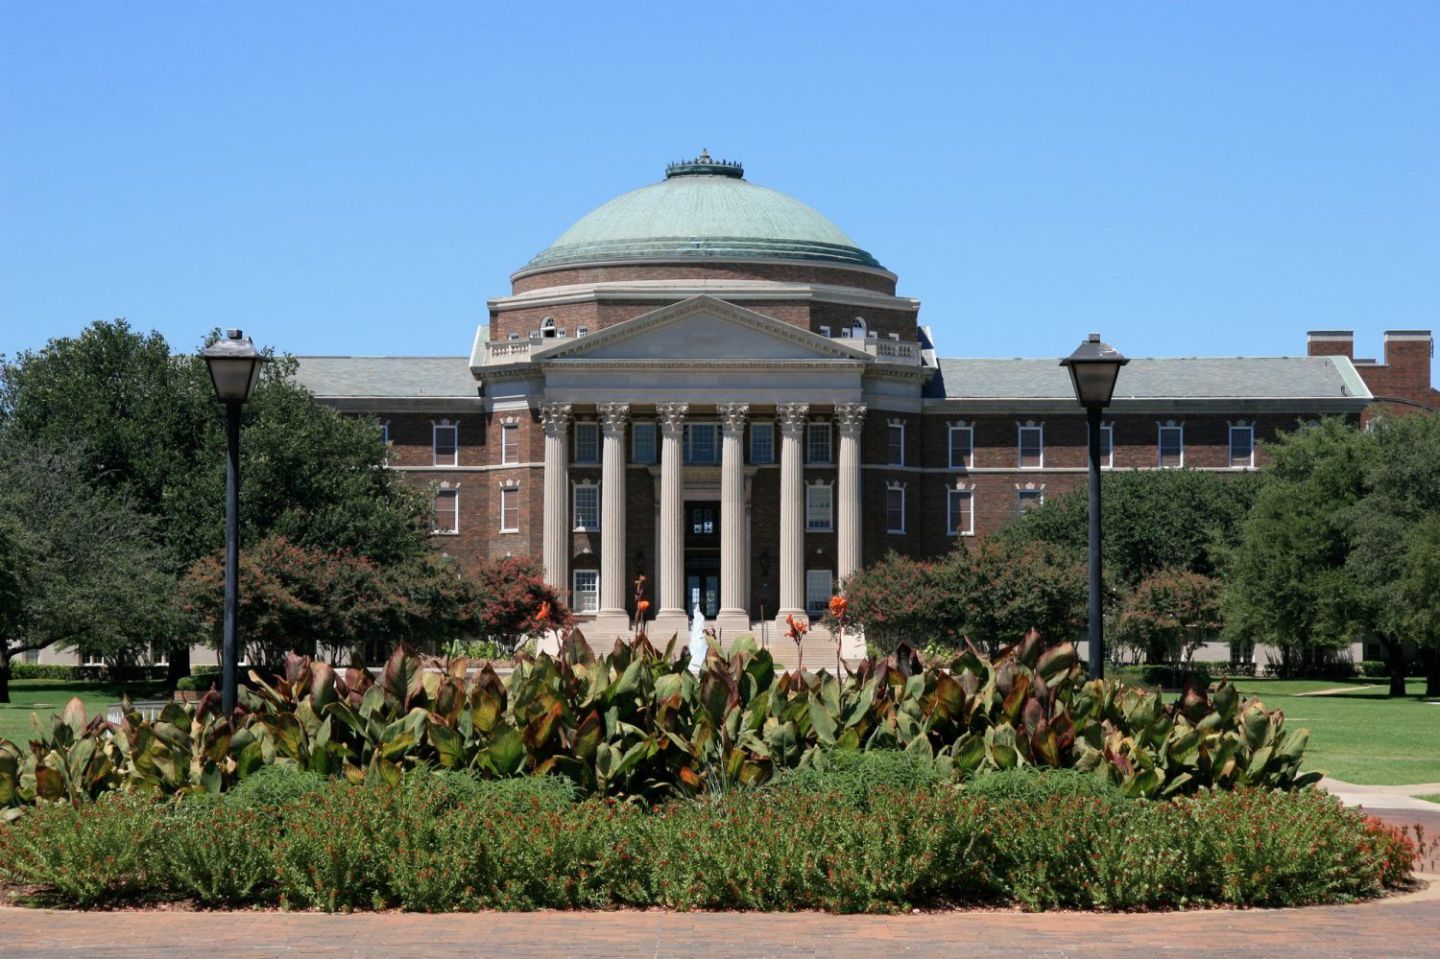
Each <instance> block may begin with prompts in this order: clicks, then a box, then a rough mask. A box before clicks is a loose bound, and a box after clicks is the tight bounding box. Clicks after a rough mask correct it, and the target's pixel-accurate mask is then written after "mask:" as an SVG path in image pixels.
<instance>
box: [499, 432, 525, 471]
mask: <svg viewBox="0 0 1440 959" xmlns="http://www.w3.org/2000/svg"><path fill="white" fill-rule="evenodd" d="M500 462H501V463H518V462H520V426H519V424H518V423H506V424H505V425H504V426H502V427H500Z"/></svg>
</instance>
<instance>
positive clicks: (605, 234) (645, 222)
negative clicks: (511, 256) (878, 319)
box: [525, 151, 880, 270]
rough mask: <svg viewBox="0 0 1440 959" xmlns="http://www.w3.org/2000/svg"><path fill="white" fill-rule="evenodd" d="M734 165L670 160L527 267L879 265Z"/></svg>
mask: <svg viewBox="0 0 1440 959" xmlns="http://www.w3.org/2000/svg"><path fill="white" fill-rule="evenodd" d="M744 174H745V171H744V169H743V168H742V167H741V166H740V164H738V163H728V162H725V161H719V160H712V159H711V158H710V155H709V154H708V153H705V152H704V151H701V153H700V156H699V157H697V158H696V159H694V160H687V161H684V162H682V163H672V164H670V165H669V166H668V167H667V168H666V170H665V179H663V180H661V181H660V182H659V183H652V184H651V185H649V186H644V187H641V188H640V189H638V190H631V191H630V192H629V193H626V194H623V195H621V196H618V197H616V198H615V199H613V200H611V201H610V202H609V203H606V204H605V205H603V206H601V207H599V208H597V209H595V210H592V211H591V212H590V213H588V214H586V215H585V216H584V217H582V218H581V219H580V221H579V222H578V223H576V224H575V225H574V226H572V227H571V228H570V229H568V230H566V231H565V232H564V233H562V234H561V235H560V238H559V239H558V240H556V241H555V242H554V243H552V244H551V245H550V247H549V248H548V249H546V250H544V251H543V252H541V253H540V254H539V255H538V256H536V257H535V258H534V259H533V260H531V261H530V262H529V263H527V264H526V265H525V270H535V269H545V268H548V267H555V266H566V265H570V264H578V263H593V262H596V261H604V260H688V259H697V258H699V259H729V260H733V259H747V260H748V259H779V260H808V261H812V262H815V261H819V262H827V263H843V264H847V265H850V266H861V267H875V268H880V264H879V263H878V262H876V260H875V258H874V257H873V256H871V255H870V254H869V253H866V252H865V251H864V250H862V249H860V248H859V247H858V246H856V245H855V242H854V241H853V240H851V239H850V237H848V236H846V235H845V233H844V231H843V230H841V229H840V228H839V227H838V226H836V225H835V224H834V223H831V222H830V220H829V219H827V218H826V217H824V216H822V215H821V214H820V213H819V212H817V211H816V210H815V209H813V208H812V207H809V206H806V205H805V204H804V203H801V202H800V201H799V200H797V199H795V198H794V197H790V196H786V195H785V194H783V193H777V192H776V191H774V190H768V189H766V188H765V187H763V186H756V185H755V184H753V183H747V182H746V181H745V179H744Z"/></svg>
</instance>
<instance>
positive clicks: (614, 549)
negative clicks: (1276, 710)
mask: <svg viewBox="0 0 1440 959" xmlns="http://www.w3.org/2000/svg"><path fill="white" fill-rule="evenodd" d="M896 280H897V277H896V275H895V274H893V273H891V272H889V271H887V270H885V269H884V268H883V267H882V266H881V265H880V263H879V262H878V261H877V260H876V259H875V258H874V257H873V256H872V255H871V254H869V253H867V252H866V251H864V250H863V249H861V248H860V247H858V246H857V245H856V244H855V243H854V242H853V241H852V240H851V239H850V238H849V237H848V236H846V235H845V234H844V233H843V232H841V231H840V229H839V228H838V227H836V226H835V225H834V224H833V223H831V222H830V221H829V220H828V219H826V218H825V217H824V216H822V215H821V214H819V213H818V212H816V211H815V210H813V209H811V208H810V207H808V206H806V205H804V204H803V203H800V202H799V201H797V200H795V199H793V198H791V197H788V196H785V195H783V194H780V193H777V192H774V191H772V190H768V189H765V188H763V187H760V186H756V185H754V184H751V183H749V182H748V181H746V180H745V179H744V177H743V171H742V170H741V168H740V166H739V165H738V164H731V163H724V162H719V161H714V160H711V159H710V158H709V157H708V156H707V155H705V154H704V153H702V154H701V156H700V157H699V158H697V159H696V160H694V161H690V162H686V163H680V164H671V165H670V167H668V168H667V170H666V177H665V179H664V180H662V181H660V182H659V183H655V184H651V185H649V186H645V187H642V188H640V189H638V190H635V191H632V192H630V193H627V194H624V195H623V196H620V197H618V198H616V199H614V200H611V201H610V202H608V203H606V204H604V205H602V206H600V207H599V208H597V209H596V210H594V211H593V212H591V213H590V214H588V215H587V216H585V217H584V218H582V219H581V220H580V221H579V222H577V223H576V224H575V225H574V226H572V227H571V228H570V229H569V230H567V231H566V232H565V233H563V234H562V235H561V236H560V238H559V239H558V240H556V242H555V243H554V244H553V245H551V246H550V247H549V248H548V249H546V250H544V251H542V252H541V253H540V254H538V255H537V256H535V257H534V258H533V259H532V260H531V261H530V262H529V263H527V264H526V265H525V266H524V267H523V268H521V269H520V270H519V271H518V272H517V273H515V274H514V275H513V276H512V278H511V291H510V293H509V295H506V296H501V297H498V298H496V299H494V300H491V301H490V303H489V319H488V323H487V324H486V325H484V326H481V327H480V328H479V330H478V331H477V335H476V337H475V339H474V342H473V345H472V347H471V350H470V352H469V354H468V355H465V356H454V357H404V356H386V357H333V356H332V357H323V356H314V357H301V358H300V366H299V378H300V381H301V382H302V383H304V384H305V385H306V386H308V387H309V388H310V389H311V390H312V391H313V392H314V393H315V394H316V395H317V396H318V397H319V398H321V399H322V400H323V401H325V402H327V403H330V404H333V405H334V406H336V407H338V408H339V409H341V410H344V411H348V412H352V413H355V414H357V415H363V416H366V417H372V418H374V419H375V420H376V421H377V423H378V424H379V426H380V428H382V429H384V430H385V431H386V435H387V437H388V439H389V442H390V448H391V456H390V467H391V468H392V469H397V470H403V471H405V472H406V473H407V474H409V475H410V476H412V477H413V479H414V481H415V482H417V483H419V484H423V485H424V486H426V487H427V488H428V489H430V490H432V491H433V495H434V497H435V515H436V520H435V527H436V532H435V539H436V545H437V547H438V548H440V549H442V550H443V551H445V552H446V553H448V554H450V555H452V556H455V557H458V558H459V559H460V560H461V561H462V562H470V563H473V562H476V561H479V560H481V559H483V558H486V557H498V556H504V555H511V554H514V555H521V554H530V555H534V556H537V557H541V558H542V559H543V562H544V564H545V567H546V570H547V573H548V575H549V577H550V578H551V580H552V581H553V582H555V583H557V584H558V585H561V586H562V588H563V589H565V590H566V591H567V592H568V593H569V595H570V596H571V599H572V604H573V606H574V607H575V608H576V610H577V611H578V612H579V613H580V614H581V618H582V620H584V621H585V622H586V623H587V626H586V629H587V632H588V633H589V634H590V635H591V636H592V637H593V638H600V639H602V640H603V639H605V638H606V637H607V634H614V633H620V632H624V631H625V629H626V624H627V623H628V621H629V615H630V609H629V602H630V583H631V582H632V580H633V579H634V578H635V576H636V575H637V574H639V573H644V574H646V575H647V576H648V577H649V578H650V582H651V583H652V584H653V586H654V588H653V589H652V591H651V598H652V600H654V601H655V610H656V611H657V612H658V614H659V620H660V622H659V623H657V625H656V631H657V632H663V633H664V634H666V635H668V633H669V631H670V630H671V629H680V630H682V631H683V629H684V626H683V620H684V618H685V617H686V616H687V615H688V614H690V613H691V612H693V610H694V609H695V608H696V607H697V606H698V607H699V608H700V609H701V610H702V611H703V613H704V615H705V616H706V617H707V618H709V619H712V620H714V621H716V622H717V623H718V625H720V626H721V627H722V628H723V629H725V630H727V631H730V632H731V634H732V635H733V634H735V633H736V632H748V631H751V630H754V629H757V628H759V626H758V624H759V623H760V622H761V621H767V622H772V623H773V622H774V621H775V620H776V619H777V618H778V619H783V617H784V616H785V615H786V614H787V613H800V612H806V611H809V612H812V613H813V612H815V611H817V610H818V609H819V608H821V607H823V605H824V603H825V601H826V600H827V599H828V597H829V596H830V594H831V590H832V586H833V584H834V583H835V582H836V581H837V580H838V579H839V578H842V577H844V576H845V575H847V574H848V573H850V572H851V571H853V570H855V569H856V568H858V567H859V566H861V565H863V564H866V563H869V562H871V561H873V560H876V559H878V558H880V557H881V556H883V555H884V554H885V553H886V552H888V551H890V550H892V549H893V550H898V551H900V552H903V553H907V554H910V555H914V556H920V557H925V556H935V555H938V554H940V553H943V552H944V551H946V550H948V549H950V548H951V547H952V546H953V544H954V543H956V542H957V541H958V540H960V539H962V538H964V537H970V536H979V535H984V534H985V533H986V532H987V531H990V530H993V529H995V528H996V527H997V526H999V525H1000V524H1002V523H1004V522H1006V521H1007V520H1008V519H1010V518H1011V517H1013V516H1015V515H1017V514H1019V513H1021V512H1023V511H1025V510H1026V509H1028V508H1030V507H1031V506H1033V505H1034V504H1037V503H1040V502H1042V501H1043V500H1044V499H1045V498H1046V497H1050V496H1055V495H1057V494H1059V493H1062V492H1064V491H1065V490H1068V489H1070V488H1072V487H1074V486H1076V485H1077V484H1082V483H1083V482H1084V480H1085V430H1086V427H1085V423H1084V418H1083V414H1082V413H1081V411H1080V410H1079V408H1078V407H1077V405H1076V403H1075V400H1074V398H1073V394H1072V392H1071V387H1070V383H1069V379H1068V376H1067V374H1066V372H1065V371H1064V370H1063V369H1062V368H1061V367H1060V366H1059V365H1058V361H1057V359H1055V358H1049V359H1033V360H1032V359H1017V360H991V359H949V358H944V357H942V356H940V355H939V354H938V353H937V344H936V343H935V342H934V341H933V339H932V337H931V335H930V331H929V329H928V328H927V327H925V326H923V325H922V324H921V322H920V318H919V310H920V304H919V301H918V300H915V299H912V298H910V297H908V296H903V295H900V294H898V293H897V291H896ZM1061 345H1062V346H1064V347H1068V346H1070V344H1061ZM1385 349H1386V352H1385V362H1384V363H1383V364H1380V363H1375V362H1373V361H1366V360H1357V359H1355V358H1354V356H1353V337H1352V335H1351V334H1350V333H1348V332H1343V333H1342V332H1336V331H1319V332H1314V333H1311V334H1310V339H1309V348H1308V350H1307V355H1305V356H1297V357H1237V358H1223V359H1220V358H1165V359H1144V358H1136V359H1134V360H1133V361H1132V362H1131V363H1130V365H1129V366H1127V367H1125V368H1124V370H1123V371H1122V373H1121V375H1120V379H1119V382H1118V385H1117V389H1116V394H1115V400H1114V403H1113V405H1112V406H1111V407H1110V409H1109V410H1108V411H1107V418H1106V422H1105V427H1104V429H1105V434H1104V436H1103V442H1104V447H1105V449H1106V454H1105V455H1106V457H1107V462H1106V468H1108V469H1113V470H1147V469H1169V468H1184V469H1200V470H1214V471H1220V472H1236V471H1245V470H1253V469H1255V468H1257V467H1258V466H1259V465H1260V463H1261V462H1262V460H1263V457H1264V453H1263V450H1262V449H1261V448H1259V447H1258V446H1257V444H1259V443H1261V442H1263V441H1264V440H1267V439H1270V438H1271V437H1273V436H1275V434H1276V433H1277V432H1279V431H1282V430H1286V429H1291V428H1294V427H1295V426H1296V425H1297V424H1300V423H1303V422H1305V421H1307V420H1311V419H1314V418H1317V417H1320V416H1325V415H1341V416H1347V417H1351V418H1355V419H1357V420H1358V419H1362V418H1365V417H1368V416H1370V415H1372V413H1373V411H1374V409H1376V408H1377V406H1376V404H1383V407H1384V408H1386V409H1390V410H1395V411H1409V410H1415V409H1421V408H1429V409H1436V408H1440V399H1437V397H1440V394H1437V393H1436V391H1435V390H1434V389H1432V388H1431V386H1430V377H1429V370H1430V350H1431V337H1430V334H1429V333H1428V332H1422V331H1392V332H1390V333H1387V334H1386V339H1385ZM771 635H774V633H773V632H772V633H771Z"/></svg>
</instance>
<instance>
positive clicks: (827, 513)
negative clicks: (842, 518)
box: [805, 483, 834, 533]
mask: <svg viewBox="0 0 1440 959" xmlns="http://www.w3.org/2000/svg"><path fill="white" fill-rule="evenodd" d="M830 494H831V490H830V487H828V486H826V485H824V484H823V483H817V484H816V485H814V486H807V487H805V528H806V529H807V530H809V531H810V532H812V533H828V532H830V530H831V529H833V528H834V519H833V518H832V510H831V508H830V505H831V502H832V497H831V495H830Z"/></svg>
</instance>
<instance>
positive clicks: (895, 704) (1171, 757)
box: [0, 633, 1318, 814]
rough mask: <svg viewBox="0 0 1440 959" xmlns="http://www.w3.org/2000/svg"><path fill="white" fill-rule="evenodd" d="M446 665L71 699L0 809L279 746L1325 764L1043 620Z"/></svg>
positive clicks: (995, 763)
mask: <svg viewBox="0 0 1440 959" xmlns="http://www.w3.org/2000/svg"><path fill="white" fill-rule="evenodd" d="M441 666H442V669H441V670H428V669H426V668H425V667H426V663H425V662H424V661H423V660H421V659H420V658H419V657H417V656H416V655H414V654H413V653H411V652H410V651H409V650H407V649H405V648H404V647H401V648H400V649H397V650H396V651H395V653H394V654H393V655H392V656H391V657H390V660H389V662H388V663H387V664H386V666H385V669H384V670H383V671H382V672H381V674H380V676H379V677H378V678H377V677H375V676H372V675H371V673H370V672H369V671H367V670H360V669H351V670H348V671H347V672H346V673H345V674H344V675H343V676H342V675H341V674H340V673H338V672H337V671H336V670H335V669H334V668H333V667H331V666H329V665H327V664H325V663H321V662H312V661H310V660H308V659H304V658H301V657H291V658H290V659H289V660H288V662H287V664H286V669H285V674H284V675H283V676H280V677H275V678H273V680H272V682H270V683H266V682H264V681H263V680H262V679H261V677H259V676H253V679H254V682H255V684H256V688H255V689H254V690H250V689H244V690H242V696H241V708H240V710H239V712H238V713H237V716H236V717H235V720H234V721H233V722H232V721H230V720H228V719H226V718H223V717H222V716H221V715H220V704H219V697H218V696H216V695H215V694H213V693H211V694H207V695H206V696H205V697H203V698H202V699H201V700H199V701H198V702H196V703H193V704H188V703H172V704H170V705H169V706H167V707H166V708H165V710H164V711H163V712H162V713H161V714H160V716H158V717H157V718H155V719H153V720H150V719H146V718H145V717H143V716H141V715H140V714H139V713H138V712H136V711H134V710H130V711H128V712H127V713H126V715H125V717H124V719H123V720H122V721H121V722H120V723H118V724H112V723H107V722H105V720H104V718H103V717H102V718H99V719H96V720H94V721H90V720H88V719H87V717H86V716H85V713H84V709H83V707H82V706H81V705H80V703H79V702H78V701H75V702H73V703H72V704H71V706H70V707H68V708H67V709H66V710H65V712H64V714H63V715H62V716H60V717H59V718H58V719H57V720H56V721H55V722H54V724H53V727H52V729H51V730H50V731H49V733H48V735H45V736H41V737H40V738H38V739H37V740H35V741H33V742H31V743H30V744H29V745H28V748H26V749H22V748H21V747H20V746H19V745H17V744H14V743H9V742H5V741H0V808H3V807H7V806H8V807H14V808H12V809H11V813H12V814H13V813H14V811H15V808H19V807H23V806H27V805H29V804H31V803H35V802H37V801H38V802H54V801H70V802H77V803H78V802H84V801H87V800H90V799H94V798H96V797H98V796H100V795H102V794H104V793H106V792H109V791H112V790H115V789H122V788H123V789H131V790H138V791H142V792H161V793H185V792H195V791H206V792H211V793H220V792H225V791H227V790H229V789H232V788H234V787H235V786H236V785H237V784H239V783H241V782H243V781H244V779H245V778H246V777H248V776H250V775H253V774H254V773H255V772H256V771H258V770H260V769H263V768H265V767H266V766H270V765H273V764H277V763H278V764H283V765H295V766H299V767H300V768H302V769H306V770H310V771H314V772H317V773H320V774H323V775H326V776H332V777H344V778H347V779H349V780H351V781H358V780H361V779H363V778H365V777H366V776H367V775H369V774H372V773H373V774H375V775H379V776H381V777H382V778H384V779H386V780H387V781H389V782H391V783H394V782H398V781H399V779H400V777H401V776H402V775H403V774H404V773H405V772H406V771H407V770H411V769H421V768H442V769H457V770H469V771H472V772H474V773H475V774H477V775H480V776H485V777H490V778H497V779H500V778H507V777H511V776H515V775H519V774H522V773H530V774H535V775H544V774H549V773H553V774H558V775H561V776H564V777H566V778H568V779H570V780H571V781H573V782H574V783H576V785H577V786H578V787H579V788H580V789H581V790H582V791H583V792H585V793H587V794H598V795H609V796H628V797H641V798H644V799H646V800H647V801H659V800H663V799H667V798H671V797H674V796H677V795H680V796H693V795H698V794H702V793H705V792H708V791H712V790H715V789H720V788H727V787H728V786H730V785H732V784H737V783H738V784H742V785H749V786H753V785H758V784H761V783H764V782H768V781H770V780H771V779H773V778H775V777H776V776H778V775H781V774H783V773H784V772H785V771H787V770H790V769H794V768H797V767H800V766H804V765H808V764H810V763H811V762H812V761H813V760H814V758H815V757H816V756H818V755H820V754H822V753H824V752H827V751H831V750H837V749H838V750H847V749H849V750H855V749H864V750H870V751H884V750H894V751H905V752H913V753H918V754H921V755H924V756H926V757H929V758H931V759H933V760H934V762H935V763H937V764H938V765H939V766H940V767H941V768H942V769H943V770H944V771H945V772H946V774H947V775H948V776H950V777H952V778H954V779H956V780H963V779H966V778H969V777H972V776H975V775H978V774H983V773H985V772H987V771H991V770H997V769H1007V768H1011V767H1016V766H1037V767H1052V768H1073V769H1078V770H1083V771H1086V772H1089V773H1092V774H1094V775H1095V776H1096V777H1097V778H1101V779H1104V780H1106V781H1109V782H1112V783H1115V784H1118V785H1119V786H1120V787H1121V789H1122V790H1123V791H1125V792H1126V793H1127V794H1130V795H1136V796H1145V797H1151V798H1164V797H1170V796H1175V795H1183V794H1187V793H1192V792H1195V791H1197V790H1200V789H1205V788H1221V789H1228V788H1233V787H1266V788H1282V789H1291V788H1298V787H1301V786H1303V785H1305V784H1306V783H1307V782H1309V781H1311V780H1313V779H1316V778H1318V774H1314V773H1309V774H1302V773H1301V772H1300V764H1301V760H1302V756H1303V752H1304V748H1305V742H1306V733H1305V731H1304V730H1291V729H1287V728H1286V727H1285V724H1284V718H1283V717H1282V716H1281V715H1280V713H1278V712H1273V711H1270V710H1267V709H1266V708H1265V707H1264V705H1263V704H1261V703H1260V702H1258V701H1256V700H1250V701H1248V702H1247V701H1242V700H1241V698H1240V695H1239V693H1238V692H1237V691H1236V690H1235V688H1234V687H1233V686H1229V685H1227V684H1225V683H1221V684H1219V685H1218V686H1217V687H1216V688H1215V689H1214V690H1206V689H1204V688H1188V689H1186V690H1185V691H1184V693H1183V694H1182V695H1181V696H1180V697H1179V698H1176V699H1174V700H1172V701H1169V702H1167V701H1166V700H1165V699H1164V698H1162V696H1161V695H1160V694H1159V693H1157V692H1155V691H1151V690H1145V689H1136V688H1132V687H1128V686H1125V685H1124V684H1123V683H1117V682H1114V681H1111V680H1105V681H1100V680H1095V681H1087V680H1086V679H1085V677H1084V675H1083V672H1082V670H1081V668H1080V666H1079V664H1078V659H1077V657H1076V654H1075V650H1074V648H1073V647H1072V646H1070V645H1069V644H1068V643H1065V644H1058V645H1053V646H1048V647H1047V646H1046V645H1045V644H1044V643H1043V642H1042V641H1041V640H1040V638H1039V637H1038V636H1037V635H1035V634H1033V633H1032V634H1031V635H1030V636H1027V637H1026V638H1025V640H1024V641H1023V642H1021V643H1018V644H1016V645H1015V646H1013V647H1010V648H1008V649H1006V650H1004V651H1002V652H1001V653H1000V654H999V655H997V656H995V657H993V658H988V657H985V656H982V655H980V654H979V653H978V652H975V651H973V650H972V651H965V652H962V653H960V654H958V655H955V656H954V657H953V658H952V659H950V660H948V661H946V662H943V663H935V664H929V665H922V664H921V662H920V660H919V657H918V656H917V655H916V654H915V653H914V652H913V651H912V650H909V649H904V648H902V649H901V651H900V652H898V653H897V654H895V655H891V656H889V657H886V658H884V659H879V660H871V661H867V662H864V663H861V664H860V665H859V667H858V668H857V669H856V670H855V671H853V672H851V673H849V674H848V675H846V676H844V677H837V676H834V675H832V674H830V673H828V672H826V671H825V670H820V671H818V672H811V671H801V670H795V671H792V672H783V671H781V670H777V668H776V666H775V663H774V661H773V660H772V659H771V657H770V656H769V654H768V653H767V652H765V651H764V650H759V649H756V648H755V646H754V644H753V643H752V642H749V641H747V640H741V641H739V642H737V643H735V644H733V645H732V647H731V648H730V650H728V655H726V656H721V655H719V654H718V653H716V652H715V651H714V650H712V651H711V653H710V655H709V657H708V658H707V659H706V661H705V663H704V668H700V666H699V665H698V664H697V666H696V669H695V673H696V674H698V675H695V674H692V671H691V670H690V668H689V666H690V663H689V656H688V652H686V651H682V652H681V653H680V655H679V656H673V655H671V651H669V650H667V651H660V650H657V649H655V648H654V647H653V646H651V645H650V643H649V642H648V641H647V640H646V639H645V638H644V637H643V636H641V637H639V638H638V639H637V640H635V641H634V642H633V643H620V644H617V645H616V647H615V648H614V650H613V651H612V652H610V653H609V654H608V655H606V656H603V657H597V656H595V655H594V653H593V652H592V651H591V650H590V649H589V647H588V646H586V644H585V642H584V640H583V639H581V638H580V637H579V636H578V634H574V635H571V636H569V637H567V638H566V640H565V641H564V643H563V644H562V646H561V650H560V652H559V654H558V655H556V656H553V657H552V656H548V655H540V656H537V657H534V658H531V657H528V656H521V657H520V658H519V659H518V661H517V664H516V667H515V670H514V672H513V673H512V674H511V675H510V676H509V677H506V678H505V679H503V680H502V679H501V678H500V677H499V676H498V675H497V674H496V673H495V672H494V671H493V670H492V669H490V668H489V667H488V666H486V667H484V668H482V669H481V670H479V671H478V672H475V673H473V674H472V673H471V672H470V670H469V664H468V663H467V661H466V660H464V659H454V660H449V661H447V662H444V663H442V664H441ZM252 675H253V674H252Z"/></svg>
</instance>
